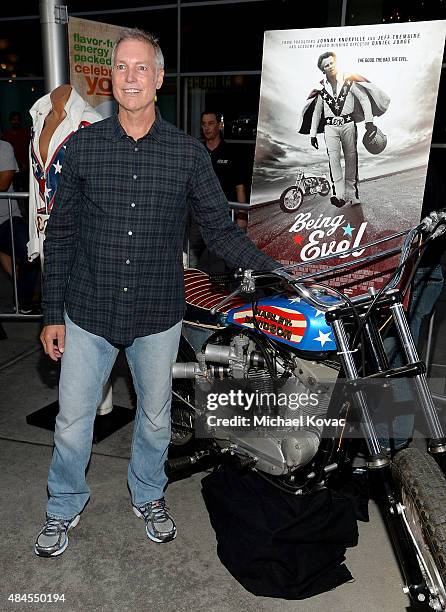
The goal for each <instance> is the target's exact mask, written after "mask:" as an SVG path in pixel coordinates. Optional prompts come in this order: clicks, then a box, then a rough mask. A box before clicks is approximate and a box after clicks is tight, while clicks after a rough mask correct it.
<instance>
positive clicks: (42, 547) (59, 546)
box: [34, 514, 80, 557]
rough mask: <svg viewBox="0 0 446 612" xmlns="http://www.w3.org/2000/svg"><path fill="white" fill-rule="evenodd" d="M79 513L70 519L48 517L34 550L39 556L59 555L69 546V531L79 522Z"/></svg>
mask: <svg viewBox="0 0 446 612" xmlns="http://www.w3.org/2000/svg"><path fill="white" fill-rule="evenodd" d="M79 519H80V516H79V514H77V515H76V516H75V517H74V518H72V519H69V520H64V519H55V518H51V517H50V516H47V517H46V521H45V525H44V526H43V527H42V529H41V531H40V533H39V535H38V536H37V540H36V546H35V548H34V552H35V553H36V555H38V556H39V557H57V556H58V555H61V554H62V553H63V551H64V550H65V549H66V547H67V546H68V536H67V531H68V530H69V529H73V527H76V525H77V524H78V523H79Z"/></svg>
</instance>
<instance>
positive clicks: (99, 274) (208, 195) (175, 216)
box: [43, 113, 278, 345]
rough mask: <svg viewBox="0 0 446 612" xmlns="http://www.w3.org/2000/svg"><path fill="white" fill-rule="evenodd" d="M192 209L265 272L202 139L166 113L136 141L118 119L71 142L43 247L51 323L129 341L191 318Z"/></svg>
mask: <svg viewBox="0 0 446 612" xmlns="http://www.w3.org/2000/svg"><path fill="white" fill-rule="evenodd" d="M189 207H190V209H191V211H192V213H193V215H194V217H195V219H196V220H197V222H198V224H199V226H200V229H201V231H202V234H203V238H204V240H205V242H206V244H207V245H208V247H209V248H210V249H212V250H213V251H215V252H216V253H217V254H218V255H219V256H221V257H223V258H224V259H225V260H226V261H227V262H228V263H229V264H231V265H234V266H241V267H243V268H253V269H268V270H271V269H273V268H274V267H277V266H278V264H277V263H276V262H275V261H274V260H272V259H270V258H269V257H267V256H266V255H264V254H263V253H261V252H260V251H258V250H257V249H256V248H255V246H254V245H253V244H252V242H250V241H249V239H248V238H246V236H245V235H244V234H243V232H242V231H241V230H240V229H238V228H237V227H236V226H235V225H234V224H233V223H232V221H231V220H230V217H229V214H228V204H227V201H226V199H225V196H224V194H223V192H222V190H221V188H220V185H219V183H218V180H217V177H216V176H215V173H214V171H213V170H212V165H211V161H210V159H209V155H208V153H207V152H206V150H205V148H204V147H203V145H202V144H200V143H199V142H198V141H197V140H195V139H194V138H192V137H190V136H188V135H187V134H185V133H184V132H182V131H181V130H179V129H177V128H176V127H174V126H173V125H171V124H169V123H167V122H166V121H164V120H163V119H161V117H160V115H159V113H157V116H156V120H155V122H154V124H153V126H152V127H151V129H150V131H149V132H148V133H147V134H146V135H145V136H144V137H143V138H140V139H139V140H138V141H135V140H133V138H131V137H129V136H127V134H126V133H125V131H124V129H123V128H122V126H121V124H120V123H119V121H118V118H117V116H116V115H115V116H113V117H110V118H108V119H104V120H103V121H100V122H98V123H95V124H93V125H91V126H89V127H87V128H84V129H83V130H79V131H78V132H76V134H74V135H73V136H72V138H71V139H70V141H69V143H68V145H67V150H66V155H65V160H64V164H63V170H62V178H61V181H60V184H59V187H58V191H57V194H56V199H55V203H54V206H53V209H52V212H51V216H50V219H49V222H48V226H47V229H46V240H45V244H44V255H45V263H44V299H43V307H44V323H45V324H47V325H48V324H62V323H63V312H64V308H65V309H66V311H67V313H68V316H69V317H70V319H71V320H72V321H74V322H75V323H76V324H77V325H79V326H80V327H82V328H83V329H85V330H87V331H89V332H91V333H93V334H96V335H98V336H102V337H103V338H106V339H107V340H108V341H109V342H111V343H113V344H119V345H128V344H131V343H132V342H133V340H134V339H135V338H137V337H140V336H146V335H149V334H154V333H157V332H160V331H163V330H166V329H168V328H169V327H171V326H172V325H174V324H175V323H177V322H178V321H179V320H180V319H181V318H182V317H183V314H184V283H183V268H182V248H183V236H184V229H185V222H186V218H187V213H188V209H189Z"/></svg>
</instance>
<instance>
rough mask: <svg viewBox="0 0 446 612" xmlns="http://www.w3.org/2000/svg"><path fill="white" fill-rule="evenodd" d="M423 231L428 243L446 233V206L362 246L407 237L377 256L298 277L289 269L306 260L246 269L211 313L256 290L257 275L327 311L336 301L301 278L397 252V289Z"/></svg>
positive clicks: (394, 281) (392, 281)
mask: <svg viewBox="0 0 446 612" xmlns="http://www.w3.org/2000/svg"><path fill="white" fill-rule="evenodd" d="M422 233H425V235H426V243H427V242H430V241H431V240H435V239H436V238H439V237H440V236H441V235H443V234H445V233H446V209H441V210H439V211H433V212H432V213H430V214H429V215H428V216H427V217H425V218H424V219H423V220H422V221H421V222H420V223H419V224H418V225H417V226H415V227H414V228H412V229H410V230H406V231H402V232H398V233H396V234H392V235H391V236H387V237H385V238H381V239H379V240H375V241H373V242H370V243H366V244H364V245H361V249H362V250H365V249H369V248H371V247H374V246H377V245H378V244H382V243H384V242H387V241H389V240H394V239H396V238H400V237H401V236H405V239H404V242H403V245H402V247H401V248H394V249H388V250H387V251H382V252H379V253H376V254H374V255H369V256H366V257H363V258H361V259H357V260H355V261H346V262H343V263H340V264H337V265H336V266H332V267H331V268H330V269H329V270H323V271H315V272H312V273H308V274H305V275H301V276H298V277H296V276H295V275H293V274H291V273H290V272H289V271H290V270H293V269H296V268H298V267H299V266H301V265H304V264H306V263H307V262H300V263H296V264H292V265H291V266H283V267H278V268H276V269H275V270H273V271H269V272H254V271H253V270H245V271H244V272H242V274H241V275H239V276H238V277H239V278H241V279H242V280H241V283H240V287H239V288H238V289H236V290H235V291H233V292H232V293H231V294H230V295H229V296H227V297H226V298H224V299H223V300H222V301H221V302H220V303H219V304H217V305H216V306H214V308H212V310H211V313H212V314H215V313H216V312H217V311H218V310H219V309H220V308H221V307H222V306H224V305H225V304H226V303H227V302H229V301H230V300H231V299H232V298H234V297H235V296H237V295H239V294H240V293H254V291H255V280H256V279H258V278H267V277H275V278H278V279H280V280H284V281H285V282H286V283H287V284H288V285H291V286H292V287H293V288H294V290H295V291H296V293H297V295H298V296H299V297H301V298H303V299H304V300H306V301H307V302H308V303H309V304H311V305H312V306H314V307H315V308H317V309H318V310H321V311H322V312H326V311H327V310H329V309H330V308H332V307H333V303H330V304H327V302H324V301H323V300H321V299H319V298H318V296H317V293H315V291H314V289H313V290H312V289H310V288H307V287H305V286H304V285H303V284H302V281H304V280H309V279H310V278H315V277H318V276H321V275H324V276H325V275H327V274H329V273H330V272H333V271H337V270H342V269H345V268H348V267H351V266H357V265H358V264H359V263H364V264H365V263H369V262H371V261H375V260H377V259H382V258H383V257H389V256H391V255H396V254H397V253H401V255H400V258H399V260H398V265H397V267H396V269H395V272H394V275H393V277H392V278H391V279H390V281H389V282H388V284H387V285H386V289H387V290H391V289H394V288H395V287H396V286H397V285H398V283H399V282H400V280H401V277H402V275H403V272H404V266H405V264H406V263H407V260H408V259H409V256H410V251H411V245H412V243H413V241H414V238H415V237H416V236H418V235H421V234H422ZM355 251H358V247H355V248H353V249H349V250H347V251H343V252H342V255H348V254H350V253H353V252H355ZM337 256H339V253H336V254H332V255H325V256H324V257H319V258H317V259H314V260H313V261H312V262H311V263H312V265H314V264H317V263H319V262H323V261H326V260H327V259H333V258H334V257H337ZM236 278H237V275H236ZM358 299H362V298H361V296H357V297H356V298H349V299H348V301H349V303H352V302H353V303H354V302H355V301H357V300H358ZM346 302H347V299H345V300H344V302H343V300H342V298H340V301H339V302H338V303H337V306H339V305H341V304H343V303H346Z"/></svg>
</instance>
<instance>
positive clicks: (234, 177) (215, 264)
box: [189, 110, 248, 272]
mask: <svg viewBox="0 0 446 612" xmlns="http://www.w3.org/2000/svg"><path fill="white" fill-rule="evenodd" d="M201 130H202V133H203V138H204V145H205V147H206V150H207V152H208V153H209V155H210V158H211V162H212V167H213V168H214V172H215V174H216V175H217V178H218V180H219V182H220V185H221V188H222V189H223V192H224V194H225V196H226V198H227V200H228V201H229V202H241V203H245V202H246V191H245V185H244V184H243V177H242V169H241V165H240V162H239V160H238V158H237V156H236V155H235V153H234V148H233V147H231V145H229V144H227V142H225V140H224V139H223V137H222V131H223V117H222V114H221V113H220V112H218V111H214V110H205V111H204V112H202V113H201ZM235 219H236V223H237V225H238V226H239V227H241V228H242V229H244V230H246V227H247V225H248V215H247V213H246V212H245V211H236V213H235ZM204 252H205V244H204V242H203V238H202V237H201V234H200V232H199V230H198V228H197V225H196V224H195V223H191V225H190V232H189V265H190V267H192V268H196V267H198V266H199V265H201V264H200V260H201V258H202V256H203V253H204ZM201 263H202V260H201ZM206 268H207V271H208V272H215V271H221V270H220V268H222V269H223V270H226V269H227V268H226V266H224V264H223V262H221V261H218V260H217V259H216V258H212V257H211V258H210V261H208V265H207V266H206Z"/></svg>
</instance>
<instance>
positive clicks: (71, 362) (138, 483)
mask: <svg viewBox="0 0 446 612" xmlns="http://www.w3.org/2000/svg"><path fill="white" fill-rule="evenodd" d="M65 330H66V331H65V333H66V335H65V351H64V354H63V357H62V362H61V374H60V381H59V414H58V415H57V419H56V428H55V432H54V452H53V458H52V462H51V466H50V472H49V476H48V490H49V494H50V498H49V500H48V506H47V514H48V515H49V516H51V517H54V518H58V519H70V518H72V517H74V516H75V515H76V514H79V512H81V511H82V509H83V508H84V506H85V504H86V503H87V501H88V499H89V497H90V489H89V487H88V485H87V482H86V479H85V471H86V469H87V465H88V461H89V459H90V454H91V446H92V441H93V425H94V419H95V416H96V409H97V407H98V405H99V403H100V401H101V397H102V387H103V386H104V384H105V382H106V381H107V380H108V378H109V376H110V372H111V369H112V367H113V364H114V362H115V360H116V357H117V355H118V352H119V351H118V349H117V348H116V347H115V346H113V345H112V344H110V343H109V342H107V340H105V339H104V338H101V337H100V336H96V335H94V334H91V333H90V332H88V331H85V330H84V329H82V328H80V327H79V326H77V325H76V324H75V323H73V322H72V321H71V320H70V319H69V318H68V316H67V315H65ZM180 335H181V321H180V322H179V323H177V324H176V325H174V326H173V327H171V328H170V329H167V330H166V331H163V332H160V333H158V334H152V335H150V336H145V337H142V338H136V339H135V340H134V342H133V344H132V345H131V346H129V347H127V348H126V349H125V352H126V356H127V361H128V363H129V367H130V371H131V373H132V377H133V383H134V386H135V391H136V394H137V397H138V402H137V408H136V416H135V424H134V429H133V440H132V451H131V457H130V463H129V467H128V485H129V489H130V493H131V497H132V503H133V504H134V505H135V506H142V505H144V504H145V503H147V502H149V501H154V500H155V499H159V498H161V497H163V490H164V487H165V485H166V483H167V478H166V475H165V472H164V462H165V460H166V456H167V448H168V445H169V441H170V429H171V425H170V405H171V391H172V375H171V369H172V364H173V363H174V361H175V359H176V356H177V351H178V345H179V341H180Z"/></svg>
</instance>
